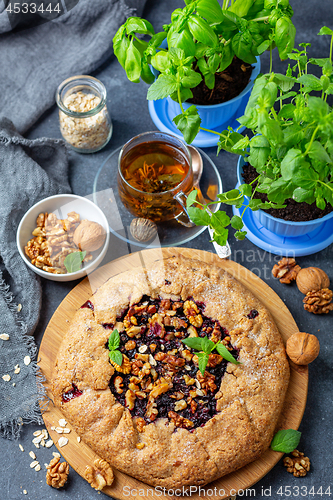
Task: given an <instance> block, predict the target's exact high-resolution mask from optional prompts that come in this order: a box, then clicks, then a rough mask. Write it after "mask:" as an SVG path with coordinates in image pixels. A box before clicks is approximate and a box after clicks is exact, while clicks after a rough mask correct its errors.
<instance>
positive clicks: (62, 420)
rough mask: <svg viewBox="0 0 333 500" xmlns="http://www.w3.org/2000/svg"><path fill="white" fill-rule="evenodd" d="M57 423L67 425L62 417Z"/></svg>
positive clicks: (62, 425) (61, 425)
mask: <svg viewBox="0 0 333 500" xmlns="http://www.w3.org/2000/svg"><path fill="white" fill-rule="evenodd" d="M59 425H60V427H66V425H67V422H66V420H65V419H64V418H61V419H60V420H59Z"/></svg>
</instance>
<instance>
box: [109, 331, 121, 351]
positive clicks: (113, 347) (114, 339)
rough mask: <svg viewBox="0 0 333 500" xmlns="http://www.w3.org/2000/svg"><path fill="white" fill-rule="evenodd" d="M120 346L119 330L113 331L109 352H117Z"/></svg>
mask: <svg viewBox="0 0 333 500" xmlns="http://www.w3.org/2000/svg"><path fill="white" fill-rule="evenodd" d="M119 345H120V336H119V332H118V330H117V328H115V329H114V330H113V332H112V333H111V335H110V337H109V350H110V351H115V350H116V349H118V347H119Z"/></svg>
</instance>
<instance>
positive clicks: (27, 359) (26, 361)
mask: <svg viewBox="0 0 333 500" xmlns="http://www.w3.org/2000/svg"><path fill="white" fill-rule="evenodd" d="M23 362H24V364H25V366H28V365H30V363H31V358H30V356H25V357H24V360H23Z"/></svg>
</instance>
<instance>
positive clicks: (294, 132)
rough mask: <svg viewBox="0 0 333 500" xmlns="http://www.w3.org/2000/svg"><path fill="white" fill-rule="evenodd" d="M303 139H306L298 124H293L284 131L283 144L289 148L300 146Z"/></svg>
mask: <svg viewBox="0 0 333 500" xmlns="http://www.w3.org/2000/svg"><path fill="white" fill-rule="evenodd" d="M294 111H295V109H294ZM302 139H304V132H303V128H302V127H301V126H300V125H299V124H298V123H293V124H292V125H290V126H289V127H286V128H285V129H284V130H283V142H284V144H285V145H286V146H287V147H288V148H291V147H292V146H298V145H299V143H300V142H301V141H302Z"/></svg>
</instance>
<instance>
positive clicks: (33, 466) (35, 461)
mask: <svg viewBox="0 0 333 500" xmlns="http://www.w3.org/2000/svg"><path fill="white" fill-rule="evenodd" d="M38 464H39V462H38V460H34V461H33V462H31V464H30V468H31V469H34V468H35V467H36V465H38Z"/></svg>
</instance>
